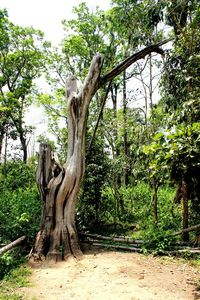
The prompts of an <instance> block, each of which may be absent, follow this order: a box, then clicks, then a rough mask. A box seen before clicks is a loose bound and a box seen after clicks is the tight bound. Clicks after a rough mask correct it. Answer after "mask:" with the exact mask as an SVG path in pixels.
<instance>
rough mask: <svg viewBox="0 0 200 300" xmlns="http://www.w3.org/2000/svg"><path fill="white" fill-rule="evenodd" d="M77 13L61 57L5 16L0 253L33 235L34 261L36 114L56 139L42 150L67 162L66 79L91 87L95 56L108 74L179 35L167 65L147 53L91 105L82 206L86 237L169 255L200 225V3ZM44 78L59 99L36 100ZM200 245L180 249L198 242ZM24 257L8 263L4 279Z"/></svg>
mask: <svg viewBox="0 0 200 300" xmlns="http://www.w3.org/2000/svg"><path fill="white" fill-rule="evenodd" d="M74 13H75V16H76V17H75V18H74V19H72V20H70V21H65V20H64V21H63V27H64V32H65V35H64V38H63V40H62V43H61V47H59V48H57V49H55V48H53V49H51V46H50V44H49V43H46V42H45V41H44V37H43V34H42V33H41V32H40V31H36V30H34V29H32V28H21V27H20V26H17V25H14V24H12V23H11V22H10V21H9V17H8V13H7V12H6V11H5V10H3V9H2V10H0V34H1V37H2V38H1V41H0V117H1V119H0V155H1V165H0V194H1V195H0V244H2V245H4V244H7V243H9V242H11V241H12V240H15V239H16V238H17V237H20V236H21V235H26V236H27V239H26V242H25V243H24V244H23V245H22V248H23V254H24V253H27V252H28V251H30V249H31V246H32V245H33V241H34V237H35V235H36V232H37V230H38V227H39V220H40V211H41V201H40V197H39V193H38V190H37V187H36V183H35V172H36V168H37V158H36V157H35V156H34V155H32V156H31V157H28V147H29V141H30V139H31V138H33V136H34V135H35V132H36V134H37V130H36V128H33V127H31V126H27V125H26V121H25V120H26V118H25V116H26V112H27V109H28V108H29V107H31V106H32V105H37V106H41V107H42V109H43V110H44V111H45V113H46V116H47V119H48V128H49V131H50V132H51V133H52V134H54V140H53V141H51V140H49V139H48V138H47V137H46V136H39V137H38V141H39V142H43V143H50V144H51V145H52V148H53V149H54V150H55V151H56V152H57V154H58V157H59V159H60V161H64V160H65V157H66V144H67V117H66V107H65V97H64V85H65V79H66V77H67V76H68V75H70V74H75V75H76V76H77V77H78V78H81V79H83V78H84V77H85V74H86V73H87V70H88V67H89V64H90V62H91V59H92V57H93V55H94V54H95V53H97V52H99V53H102V54H103V55H104V68H105V70H110V69H111V68H112V67H114V66H115V65H116V64H117V63H119V62H120V61H121V60H123V59H125V58H126V57H128V56H129V55H130V54H131V53H134V52H136V51H138V50H140V49H141V48H143V47H144V46H147V45H150V44H152V43H156V42H158V41H160V40H162V39H164V38H167V37H168V36H171V37H172V38H173V39H172V41H171V42H170V43H169V44H167V46H168V49H167V50H166V51H165V54H164V56H163V53H161V54H162V57H161V56H160V55H158V54H156V55H155V54H149V55H148V56H147V57H145V58H144V60H142V61H141V60H140V61H138V62H137V63H136V64H134V65H133V66H131V67H130V68H128V69H127V70H126V71H124V72H123V75H119V76H118V77H117V78H115V79H114V80H113V81H112V82H111V83H110V84H109V85H108V86H107V87H105V88H104V89H101V90H100V91H98V93H97V94H96V95H95V97H94V98H93V100H92V103H91V105H90V111H89V116H88V128H87V138H86V173H85V178H84V182H83V185H82V189H81V193H80V197H79V198H80V199H79V203H78V207H77V225H78V228H79V230H81V231H82V230H89V231H91V232H99V233H104V234H105V233H107V234H118V233H119V234H120V235H122V234H123V235H130V236H132V237H137V238H142V239H143V240H144V241H145V247H146V248H147V249H151V250H152V249H153V250H155V249H157V250H160V249H162V250H163V249H167V248H168V247H169V244H170V242H171V241H172V238H171V236H170V234H171V233H172V232H174V231H177V230H181V229H184V228H188V227H189V226H192V225H196V224H198V223H199V220H200V194H199V191H200V122H199V121H200V114H199V111H200V104H199V103H200V102H199V96H200V86H199V79H200V78H199V77H200V55H199V53H200V26H199V25H200V4H199V1H197V0H193V1H189V0H185V1H184V0H183V1H178V0H177V1H172V0H170V1H164V0H160V1H152V0H144V1H137V0H134V1H133V0H113V1H112V5H111V9H110V10H108V11H106V12H104V11H102V10H100V9H99V8H97V9H96V11H95V12H91V11H89V9H88V8H87V6H86V4H84V3H82V4H81V5H79V6H78V7H76V8H74ZM166 28H167V30H166ZM19 37H20V38H19ZM41 74H43V75H44V76H45V78H46V80H47V82H48V83H49V85H50V88H51V91H52V92H49V94H44V93H42V92H41V91H39V90H38V89H37V86H36V81H35V79H37V78H39V76H40V75H41ZM38 109H39V108H38ZM18 142H19V143H20V146H18ZM9 144H11V145H12V146H11V147H9ZM33 150H34V149H30V151H29V152H30V153H33V152H34V151H33ZM195 234H196V235H191V236H189V234H188V233H184V234H183V235H182V238H183V240H185V241H188V240H190V241H194V242H195V241H196V242H199V239H200V238H199V232H198V231H197V232H196V233H195ZM21 253H22V252H21V250H20V251H18V250H17V249H16V250H15V252H11V253H7V254H5V255H4V256H3V257H1V260H0V273H1V276H3V275H4V274H5V273H6V272H7V271H8V270H9V269H10V267H11V266H13V265H14V264H15V263H16V261H17V260H16V259H15V258H16V257H18V258H19V255H21Z"/></svg>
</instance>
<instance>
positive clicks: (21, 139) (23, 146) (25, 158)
mask: <svg viewBox="0 0 200 300" xmlns="http://www.w3.org/2000/svg"><path fill="white" fill-rule="evenodd" d="M20 141H21V145H22V151H23V161H24V162H25V163H26V162H27V158H28V151H27V144H26V138H25V137H24V133H23V131H22V132H20Z"/></svg>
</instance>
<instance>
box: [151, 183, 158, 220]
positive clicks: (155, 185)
mask: <svg viewBox="0 0 200 300" xmlns="http://www.w3.org/2000/svg"><path fill="white" fill-rule="evenodd" d="M152 185H153V219H154V224H157V223H158V183H156V181H155V179H153V180H152Z"/></svg>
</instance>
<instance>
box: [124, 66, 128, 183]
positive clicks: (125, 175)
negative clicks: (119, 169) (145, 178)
mask: <svg viewBox="0 0 200 300" xmlns="http://www.w3.org/2000/svg"><path fill="white" fill-rule="evenodd" d="M123 119H124V120H123V121H124V134H123V144H124V156H125V166H124V174H123V175H124V176H123V183H124V185H125V186H127V185H128V168H129V166H128V156H129V155H128V154H129V150H128V135H127V94H126V71H124V72H123Z"/></svg>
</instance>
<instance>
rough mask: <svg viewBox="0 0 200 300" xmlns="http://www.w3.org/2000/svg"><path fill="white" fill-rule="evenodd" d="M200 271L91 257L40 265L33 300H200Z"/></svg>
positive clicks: (168, 261)
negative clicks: (199, 286)
mask: <svg viewBox="0 0 200 300" xmlns="http://www.w3.org/2000/svg"><path fill="white" fill-rule="evenodd" d="M199 279H200V269H197V268H196V267H192V266H190V265H189V264H188V263H185V262H183V261H180V260H177V259H173V258H158V257H152V256H144V255H141V254H133V253H122V252H111V251H105V250H104V251H103V250H99V249H98V250H92V251H91V250H90V251H87V252H86V254H85V255H84V256H83V258H82V259H81V260H75V259H70V260H68V261H66V262H60V263H57V264H53V265H50V264H43V265H38V266H37V267H35V268H34V269H33V274H32V277H31V286H30V287H26V288H22V289H21V292H22V293H23V294H25V296H26V297H27V299H31V300H32V299H38V300H39V299H43V300H44V299H45V300H68V299H69V300H70V299H72V300H83V299H84V300H112V299H113V300H197V299H200V293H199V292H198V290H197V285H196V284H197V283H198V284H200V283H199Z"/></svg>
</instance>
